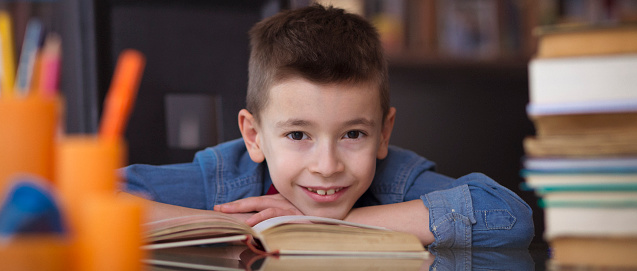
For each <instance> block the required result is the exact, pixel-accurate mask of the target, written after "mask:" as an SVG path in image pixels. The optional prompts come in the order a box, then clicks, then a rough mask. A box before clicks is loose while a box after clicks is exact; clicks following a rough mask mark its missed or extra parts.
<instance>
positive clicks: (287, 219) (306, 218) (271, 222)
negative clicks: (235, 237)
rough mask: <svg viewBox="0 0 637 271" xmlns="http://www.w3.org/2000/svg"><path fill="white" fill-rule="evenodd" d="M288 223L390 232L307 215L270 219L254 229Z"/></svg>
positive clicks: (259, 229) (258, 230)
mask: <svg viewBox="0 0 637 271" xmlns="http://www.w3.org/2000/svg"><path fill="white" fill-rule="evenodd" d="M288 223H324V224H335V225H345V226H352V227H358V228H366V229H376V230H388V229H386V228H383V227H376V226H370V225H365V224H359V223H354V222H348V221H343V220H339V219H334V218H327V217H318V216H305V215H289V216H278V217H273V218H270V219H266V220H264V221H261V222H260V223H258V224H256V225H254V227H252V229H253V230H254V231H255V232H262V231H264V230H266V229H269V228H272V227H275V226H278V225H281V224H288Z"/></svg>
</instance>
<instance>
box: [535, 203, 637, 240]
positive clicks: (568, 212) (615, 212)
mask: <svg viewBox="0 0 637 271" xmlns="http://www.w3.org/2000/svg"><path fill="white" fill-rule="evenodd" d="M544 224H545V227H544V238H545V239H546V240H551V239H554V238H557V237H622V238H624V237H633V238H634V237H637V226H636V225H637V208H594V207H591V208H578V207H573V208H545V209H544Z"/></svg>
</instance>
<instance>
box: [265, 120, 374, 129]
mask: <svg viewBox="0 0 637 271" xmlns="http://www.w3.org/2000/svg"><path fill="white" fill-rule="evenodd" d="M375 124H376V123H375V122H374V121H373V120H370V119H367V118H357V119H352V120H348V121H346V122H345V123H344V126H353V125H363V126H369V127H374V126H375ZM311 125H312V123H311V122H310V121H307V120H303V119H289V120H285V121H279V122H277V123H275V126H276V127H278V128H283V127H290V126H297V127H307V126H311Z"/></svg>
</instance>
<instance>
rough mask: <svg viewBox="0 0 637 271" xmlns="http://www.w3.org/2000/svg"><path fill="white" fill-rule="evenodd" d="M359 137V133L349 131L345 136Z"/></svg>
mask: <svg viewBox="0 0 637 271" xmlns="http://www.w3.org/2000/svg"><path fill="white" fill-rule="evenodd" d="M360 135H361V132H360V131H349V132H347V134H346V137H347V138H358V137H359V136H360Z"/></svg>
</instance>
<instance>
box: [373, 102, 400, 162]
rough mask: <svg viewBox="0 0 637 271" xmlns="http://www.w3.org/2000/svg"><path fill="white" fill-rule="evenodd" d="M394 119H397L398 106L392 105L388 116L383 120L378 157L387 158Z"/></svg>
mask: <svg viewBox="0 0 637 271" xmlns="http://www.w3.org/2000/svg"><path fill="white" fill-rule="evenodd" d="M394 120H396V108H395V107H390V108H389V112H388V113H387V116H386V117H385V119H384V120H383V127H382V130H381V131H380V146H379V148H378V153H377V154H376V158H378V159H385V157H387V153H388V152H389V137H390V136H391V132H392V130H393V129H394Z"/></svg>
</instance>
